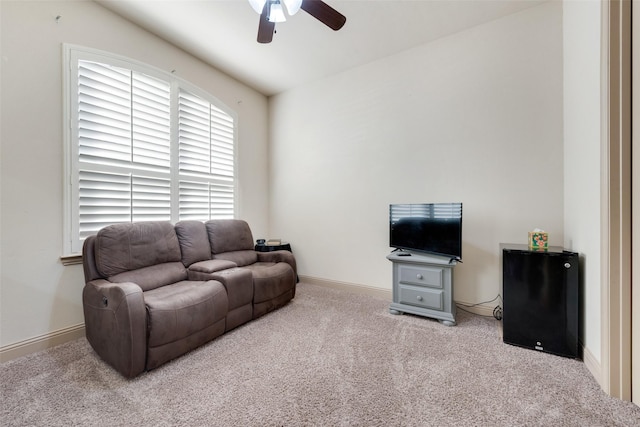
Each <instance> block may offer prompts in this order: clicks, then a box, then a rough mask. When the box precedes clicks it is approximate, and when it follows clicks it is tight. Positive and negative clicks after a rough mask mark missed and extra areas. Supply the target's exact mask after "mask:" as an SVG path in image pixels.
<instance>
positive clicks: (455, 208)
mask: <svg viewBox="0 0 640 427" xmlns="http://www.w3.org/2000/svg"><path fill="white" fill-rule="evenodd" d="M389 246H391V247H392V248H395V249H397V250H409V251H418V252H426V253H430V254H435V255H441V256H444V257H449V258H452V259H456V260H462V203H412V204H393V205H389Z"/></svg>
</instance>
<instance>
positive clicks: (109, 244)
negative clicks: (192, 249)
mask: <svg viewBox="0 0 640 427" xmlns="http://www.w3.org/2000/svg"><path fill="white" fill-rule="evenodd" d="M95 259H96V267H97V270H98V271H99V272H100V274H101V275H102V277H106V278H108V277H112V276H115V275H117V274H120V273H123V272H125V271H132V270H138V269H141V268H144V267H149V266H153V265H158V264H163V263H170V262H180V261H181V254H180V245H179V244H178V237H177V236H176V232H175V230H174V228H173V225H171V223H169V222H160V221H151V222H136V223H125V224H114V225H110V226H107V227H105V228H103V229H102V230H100V231H99V232H98V234H97V236H96V241H95Z"/></svg>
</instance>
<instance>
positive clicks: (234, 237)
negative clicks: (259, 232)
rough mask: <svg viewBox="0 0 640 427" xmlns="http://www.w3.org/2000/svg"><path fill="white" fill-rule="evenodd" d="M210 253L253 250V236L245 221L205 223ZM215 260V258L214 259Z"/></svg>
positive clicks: (219, 220) (232, 220) (222, 220)
mask: <svg viewBox="0 0 640 427" xmlns="http://www.w3.org/2000/svg"><path fill="white" fill-rule="evenodd" d="M205 226H206V228H207V234H208V235H209V243H210V245H211V253H212V254H214V255H217V254H221V253H223V252H233V251H243V250H253V249H254V246H253V235H252V234H251V229H250V228H249V224H247V222H246V221H243V220H240V219H214V220H210V221H207V222H205ZM214 258H215V257H214Z"/></svg>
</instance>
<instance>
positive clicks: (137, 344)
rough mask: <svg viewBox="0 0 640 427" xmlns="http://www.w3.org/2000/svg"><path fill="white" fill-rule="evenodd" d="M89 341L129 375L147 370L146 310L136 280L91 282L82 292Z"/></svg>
mask: <svg viewBox="0 0 640 427" xmlns="http://www.w3.org/2000/svg"><path fill="white" fill-rule="evenodd" d="M82 305H83V309H84V321H85V329H86V335H87V340H88V341H89V343H90V344H91V346H92V347H93V349H94V350H95V351H96V353H98V354H99V355H100V357H102V359H104V360H105V361H106V362H107V363H109V364H110V365H111V366H113V367H114V368H115V369H116V370H117V371H118V372H120V373H121V374H122V375H124V376H125V377H128V378H132V377H135V376H136V375H138V374H140V373H141V372H143V371H144V370H145V365H146V358H147V336H146V330H147V326H146V317H147V315H146V309H145V304H144V298H143V293H142V289H141V288H140V286H138V285H136V284H135V283H129V282H126V283H111V282H109V281H107V280H103V279H97V280H92V281H89V282H88V283H87V284H86V285H85V286H84V289H83V291H82Z"/></svg>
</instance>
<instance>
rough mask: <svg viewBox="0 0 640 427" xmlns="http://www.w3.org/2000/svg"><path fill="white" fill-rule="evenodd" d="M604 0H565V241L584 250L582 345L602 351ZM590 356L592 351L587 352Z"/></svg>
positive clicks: (596, 352)
mask: <svg viewBox="0 0 640 427" xmlns="http://www.w3.org/2000/svg"><path fill="white" fill-rule="evenodd" d="M600 7H601V5H600V1H598V0H583V1H565V2H564V13H563V34H564V144H565V147H564V152H565V160H564V192H565V212H564V218H565V221H564V229H565V240H564V245H565V246H566V247H567V248H568V249H571V250H573V251H576V252H579V253H580V254H581V261H582V270H581V272H582V273H583V274H582V291H583V295H582V304H583V307H584V311H583V313H584V314H583V322H584V323H583V324H584V330H583V333H582V336H581V339H582V342H583V345H584V346H585V348H586V349H587V350H588V351H589V352H590V353H591V355H592V356H593V357H594V358H595V359H597V361H598V362H600V361H601V354H600V345H601V343H600V324H601V316H600V289H601V285H600V256H601V253H600V246H601V240H600V221H601V216H600V194H601V193H600V173H601V167H600V153H601V151H600V130H601V129H600V19H601V11H600ZM586 357H589V356H586Z"/></svg>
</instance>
